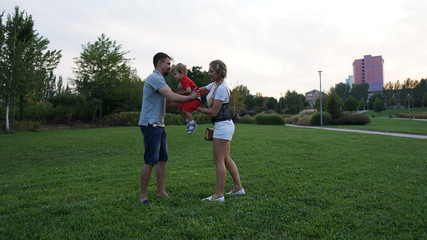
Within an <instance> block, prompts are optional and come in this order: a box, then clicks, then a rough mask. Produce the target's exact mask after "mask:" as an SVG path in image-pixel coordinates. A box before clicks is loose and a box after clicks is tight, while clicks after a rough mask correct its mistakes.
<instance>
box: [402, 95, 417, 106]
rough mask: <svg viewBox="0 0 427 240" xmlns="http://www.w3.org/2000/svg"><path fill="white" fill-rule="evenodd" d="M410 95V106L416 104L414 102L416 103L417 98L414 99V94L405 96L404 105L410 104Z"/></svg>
mask: <svg viewBox="0 0 427 240" xmlns="http://www.w3.org/2000/svg"><path fill="white" fill-rule="evenodd" d="M408 97H409V105H410V106H412V107H413V106H414V104H415V99H414V97H413V96H412V95H409V94H408V95H406V97H405V99H404V100H403V103H404V104H403V106H408Z"/></svg>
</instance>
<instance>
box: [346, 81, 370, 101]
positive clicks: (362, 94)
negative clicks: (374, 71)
mask: <svg viewBox="0 0 427 240" xmlns="http://www.w3.org/2000/svg"><path fill="white" fill-rule="evenodd" d="M368 89H369V84H367V83H362V84H356V85H353V88H352V89H351V91H350V95H352V96H353V97H355V98H356V99H363V100H364V101H366V100H367V99H368V95H369V92H368Z"/></svg>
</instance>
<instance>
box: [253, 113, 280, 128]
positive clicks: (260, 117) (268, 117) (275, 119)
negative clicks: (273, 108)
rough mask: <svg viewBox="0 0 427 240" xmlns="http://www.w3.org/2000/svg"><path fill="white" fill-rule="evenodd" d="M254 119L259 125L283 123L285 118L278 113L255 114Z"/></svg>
mask: <svg viewBox="0 0 427 240" xmlns="http://www.w3.org/2000/svg"><path fill="white" fill-rule="evenodd" d="M255 121H256V124H260V125H285V120H284V119H283V117H282V116H281V115H279V114H257V115H256V116H255Z"/></svg>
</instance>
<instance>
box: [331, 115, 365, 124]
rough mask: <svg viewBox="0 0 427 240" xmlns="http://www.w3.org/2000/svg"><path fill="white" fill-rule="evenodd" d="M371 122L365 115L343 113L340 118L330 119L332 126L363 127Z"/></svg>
mask: <svg viewBox="0 0 427 240" xmlns="http://www.w3.org/2000/svg"><path fill="white" fill-rule="evenodd" d="M370 122H371V119H370V118H369V117H368V116H366V115H365V114H351V113H344V114H343V116H342V117H340V118H336V119H332V120H331V124H332V125H365V124H368V123H370Z"/></svg>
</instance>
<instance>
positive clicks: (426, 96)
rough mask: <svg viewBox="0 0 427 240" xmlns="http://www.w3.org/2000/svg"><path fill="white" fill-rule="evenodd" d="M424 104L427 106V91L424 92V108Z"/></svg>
mask: <svg viewBox="0 0 427 240" xmlns="http://www.w3.org/2000/svg"><path fill="white" fill-rule="evenodd" d="M424 106H427V92H426V93H424V96H423V108H424Z"/></svg>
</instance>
